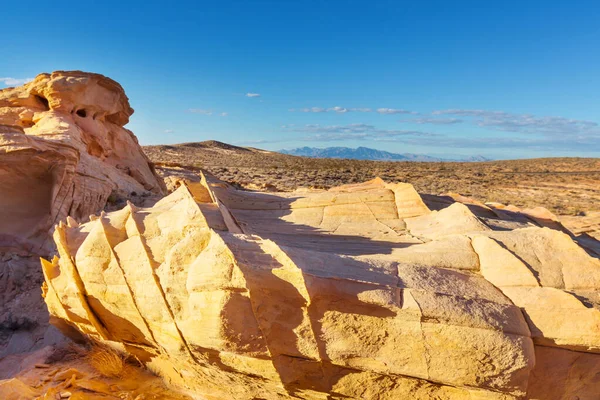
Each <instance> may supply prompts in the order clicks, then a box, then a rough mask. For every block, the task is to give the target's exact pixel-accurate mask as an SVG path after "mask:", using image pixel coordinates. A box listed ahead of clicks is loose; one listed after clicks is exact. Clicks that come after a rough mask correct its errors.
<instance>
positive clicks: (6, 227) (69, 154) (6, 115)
mask: <svg viewBox="0 0 600 400" xmlns="http://www.w3.org/2000/svg"><path fill="white" fill-rule="evenodd" d="M132 113H133V109H132V108H131V107H130V106H129V102H128V99H127V96H126V95H125V92H124V91H123V88H122V87H121V86H120V85H119V84H118V83H116V82H115V81H113V80H111V79H109V78H106V77H104V76H102V75H98V74H91V73H84V72H78V71H57V72H53V73H52V74H41V75H38V76H37V77H36V78H35V79H34V80H33V81H32V82H30V83H28V84H26V85H24V86H21V87H18V88H8V89H4V90H2V91H0V124H1V126H0V174H2V175H1V176H2V179H1V180H0V192H2V193H3V196H2V197H1V198H0V220H2V221H3V224H2V225H0V227H1V228H0V237H2V244H3V245H5V244H6V243H18V244H19V245H23V244H25V245H29V246H32V247H33V248H37V247H39V246H40V245H42V244H43V242H44V240H45V239H46V237H47V232H48V229H50V228H51V227H52V226H53V224H55V223H57V222H58V221H61V220H64V219H65V218H66V217H67V216H72V217H75V218H78V219H82V218H87V216H88V215H90V214H91V213H95V212H97V211H98V210H101V209H102V208H103V207H104V205H105V204H106V201H107V199H108V197H109V196H110V195H111V193H114V194H115V195H128V194H130V193H132V192H136V193H139V194H142V193H156V194H161V193H163V191H164V184H163V183H162V180H160V179H158V177H157V176H156V174H155V173H154V171H153V168H152V166H151V165H150V163H149V161H148V159H147V158H146V156H145V155H144V153H143V152H142V150H141V148H140V146H139V144H138V142H137V139H136V138H135V136H134V135H133V133H132V132H131V131H129V130H127V129H125V128H123V125H125V124H126V123H127V122H128V121H129V117H130V116H131V114H132ZM4 194H7V195H4Z"/></svg>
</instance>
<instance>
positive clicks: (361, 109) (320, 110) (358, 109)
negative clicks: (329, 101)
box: [289, 106, 373, 114]
mask: <svg viewBox="0 0 600 400" xmlns="http://www.w3.org/2000/svg"><path fill="white" fill-rule="evenodd" d="M289 111H291V112H304V113H323V112H335V113H338V114H344V113H347V112H371V111H373V110H371V109H370V108H365V107H350V108H346V107H340V106H335V107H329V108H324V107H305V108H290V109H289Z"/></svg>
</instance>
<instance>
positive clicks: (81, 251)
mask: <svg viewBox="0 0 600 400" xmlns="http://www.w3.org/2000/svg"><path fill="white" fill-rule="evenodd" d="M401 187H402V189H403V191H404V192H408V193H409V196H408V199H409V200H407V201H409V202H411V206H410V207H404V208H405V209H409V208H411V207H412V205H414V204H418V201H417V200H418V199H416V198H415V194H414V193H413V192H412V191H413V190H414V189H412V188H410V187H408V186H404V185H401ZM397 193H398V192H397V191H396V192H395V191H394V189H393V186H392V185H388V184H385V183H384V182H383V181H380V180H374V181H370V182H367V183H365V184H358V185H347V186H343V187H339V188H335V189H334V190H329V191H318V192H317V191H304V192H293V193H255V192H248V191H238V190H235V189H233V188H232V187H231V186H229V185H227V184H225V183H223V182H219V181H218V180H216V179H215V178H214V177H212V176H210V175H206V176H204V175H203V176H201V179H200V182H196V183H194V184H189V183H186V182H181V183H180V185H179V188H178V189H177V190H176V191H175V192H173V193H172V194H171V195H169V196H167V197H165V198H163V199H162V200H161V201H159V202H158V203H156V204H155V205H154V206H153V207H151V208H141V207H132V206H127V207H126V208H125V209H123V210H121V211H117V212H112V213H106V214H103V215H101V216H100V217H98V218H96V219H95V220H93V221H90V222H87V223H83V224H74V223H69V224H61V225H60V226H59V228H58V229H57V231H56V233H55V240H56V241H57V245H58V248H59V253H60V254H59V255H60V258H55V259H54V260H52V262H46V261H44V262H43V265H44V271H45V278H46V285H45V289H44V291H45V299H46V302H47V304H48V308H49V309H50V311H51V313H52V314H53V315H54V317H55V321H56V323H57V325H58V326H59V327H60V328H61V329H64V330H65V331H67V330H68V329H67V327H69V326H70V327H73V328H74V329H76V330H78V331H79V332H81V333H83V334H85V335H86V336H88V337H90V338H91V339H93V340H96V341H100V342H104V343H108V344H111V345H113V346H117V347H118V346H120V347H121V348H123V349H125V350H126V351H128V352H130V353H132V354H134V355H136V357H138V359H140V360H141V361H142V362H144V363H146V364H147V365H148V367H149V368H151V369H152V370H153V371H156V372H157V373H158V374H159V375H160V376H162V377H164V378H165V379H166V380H167V381H168V382H170V383H171V384H173V385H177V386H181V387H184V388H186V389H187V390H189V391H191V392H192V393H196V394H198V395H199V396H202V397H206V398H211V399H230V398H235V399H254V398H263V399H286V398H301V399H321V398H323V399H324V398H328V397H331V398H338V397H339V398H389V399H392V398H414V399H423V400H425V399H431V398H440V399H448V400H455V399H524V398H532V399H534V398H540V399H541V398H544V399H550V400H553V399H564V398H574V397H575V396H579V397H580V398H586V397H585V396H586V395H588V394H590V393H598V391H600V383H599V382H598V381H597V379H596V378H595V376H597V374H599V373H600V360H599V357H600V354H598V351H597V348H598V345H599V344H600V338H599V337H598V335H597V333H598V331H599V330H598V327H597V317H596V315H597V312H598V303H596V302H595V300H594V297H593V292H594V291H595V292H596V293H597V292H598V289H599V288H600V282H598V281H597V279H596V278H595V276H596V274H597V273H598V272H599V271H600V268H599V267H598V265H597V262H598V259H595V258H593V257H590V256H589V255H588V254H587V253H585V251H583V250H582V249H581V248H580V247H579V246H578V245H577V244H576V243H575V242H573V240H572V239H571V238H570V237H569V236H568V235H565V234H563V233H561V232H557V231H553V230H550V229H547V228H537V227H536V228H527V229H518V230H512V231H494V230H493V229H492V228H490V227H489V226H487V225H486V224H484V223H483V222H482V221H481V220H480V219H479V218H478V217H477V216H475V215H474V214H473V213H472V212H471V211H469V209H468V208H467V207H466V206H465V205H462V204H460V203H456V204H453V205H451V206H449V207H447V208H445V209H442V210H440V211H434V212H428V211H427V210H424V209H423V208H421V211H420V212H422V213H421V214H420V215H418V216H413V217H410V218H402V217H400V216H399V215H401V214H402V213H401V212H400V209H401V208H402V207H403V206H402V204H401V201H399V200H401V199H402V198H403V196H400V195H397ZM415 193H416V192H415ZM417 196H418V195H417ZM406 227H408V230H407V229H406ZM384 238H385V239H384ZM349 249H351V250H354V251H353V252H351V251H348V250H349ZM568 260H572V261H573V260H574V262H568ZM74 274H75V275H76V276H74ZM559 278H560V279H559ZM570 314H572V315H570ZM548 346H552V347H548ZM573 354H576V355H577V356H573ZM555 355H556V356H557V357H558V362H557V363H554V362H553V356H555ZM555 382H561V383H563V384H564V385H566V386H565V387H561V389H560V390H557V391H556V393H549V392H548V391H547V390H546V389H545V388H547V387H548V386H552V385H554V386H556V383H555ZM536 396H538V397H536ZM588 397H589V396H588Z"/></svg>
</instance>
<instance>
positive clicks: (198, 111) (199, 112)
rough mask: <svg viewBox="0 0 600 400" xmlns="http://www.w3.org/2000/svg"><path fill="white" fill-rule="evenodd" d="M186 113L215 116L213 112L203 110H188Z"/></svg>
mask: <svg viewBox="0 0 600 400" xmlns="http://www.w3.org/2000/svg"><path fill="white" fill-rule="evenodd" d="M186 112H189V113H192V114H202V115H213V112H212V110H205V109H202V108H188V109H187V110H186Z"/></svg>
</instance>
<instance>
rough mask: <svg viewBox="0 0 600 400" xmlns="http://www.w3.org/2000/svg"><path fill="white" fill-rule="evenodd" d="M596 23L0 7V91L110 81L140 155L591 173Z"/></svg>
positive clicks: (443, 13) (105, 5) (550, 13)
mask: <svg viewBox="0 0 600 400" xmlns="http://www.w3.org/2000/svg"><path fill="white" fill-rule="evenodd" d="M598 21H600V3H599V2H598V1H597V0H596V1H586V0H580V1H547V0H546V1H536V0H530V1H522V0H521V1H510V0H508V1H497V2H487V1H481V0H479V1H470V0H464V1H457V0H455V1H447V0H446V1H410V2H409V1H370V2H367V1H351V0H346V1H336V0H329V1H323V0H322V1H296V2H292V1H282V0H280V1H194V2H192V1H190V2H171V3H169V2H164V1H161V2H152V1H143V2H142V1H139V2H138V1H119V2H116V1H111V0H108V1H85V2H79V3H75V2H72V3H67V2H65V3H52V2H47V1H45V2H38V1H33V2H32V1H28V2H7V4H4V5H2V31H3V37H2V40H1V43H2V46H1V47H2V58H1V59H0V81H1V82H0V87H3V85H4V86H6V85H12V83H13V82H14V81H17V82H18V81H20V80H23V79H27V78H31V77H33V76H35V75H36V74H38V73H40V72H50V71H53V70H59V69H67V70H69V69H80V70H85V71H92V72H98V73H102V74H104V75H107V76H109V77H111V78H113V79H115V80H117V81H119V82H120V83H121V84H122V85H123V87H124V88H125V90H126V92H127V94H128V96H129V98H130V101H131V104H132V106H133V107H134V108H135V110H136V112H135V114H134V115H133V117H132V120H131V122H130V124H129V125H128V127H129V128H130V129H132V130H133V131H134V132H135V134H136V135H137V136H138V138H139V140H140V142H141V143H142V144H159V143H181V142H189V141H201V140H208V139H216V140H221V141H224V142H229V143H236V144H242V145H252V146H255V147H261V148H266V149H271V150H277V149H281V148H292V147H299V146H314V147H329V146H348V147H357V146H366V147H373V148H377V149H382V150H387V151H393V152H399V153H402V152H412V153H426V154H431V155H438V156H439V155H448V156H469V155H474V154H478V155H484V156H488V157H492V158H499V159H500V158H523V157H546V156H581V157H600V125H599V123H600V107H599V106H600V51H599V49H600V23H599V22H598ZM7 78H12V79H13V80H12V81H11V80H9V79H7Z"/></svg>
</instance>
